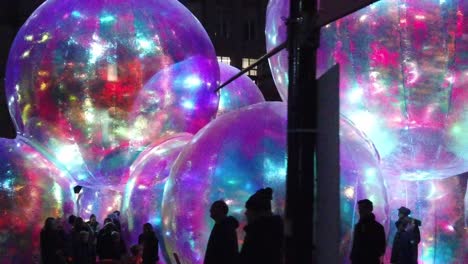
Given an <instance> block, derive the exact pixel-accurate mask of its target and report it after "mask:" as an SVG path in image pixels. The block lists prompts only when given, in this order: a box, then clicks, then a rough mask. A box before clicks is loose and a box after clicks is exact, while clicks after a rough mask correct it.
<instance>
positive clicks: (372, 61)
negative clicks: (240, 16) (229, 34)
mask: <svg viewBox="0 0 468 264" xmlns="http://www.w3.org/2000/svg"><path fill="white" fill-rule="evenodd" d="M287 2H288V1H286V0H285V1H275V0H271V1H270V5H269V11H268V13H267V14H268V16H269V18H268V19H267V21H270V22H268V23H269V24H268V25H267V29H266V37H267V46H268V49H271V48H273V47H274V46H276V45H278V44H280V43H281V41H284V40H285V38H286V35H285V33H286V31H285V28H284V27H283V28H281V26H282V24H281V23H282V20H281V17H282V16H285V17H287V16H288V13H289V11H288V10H287V8H288V3H287ZM467 11H468V5H466V3H465V2H464V1H450V0H445V1H438V0H437V1H435V0H424V1H415V0H414V1H413V0H401V1H390V0H382V1H379V2H377V3H376V4H373V5H371V6H370V7H367V8H365V9H363V10H360V11H358V12H356V13H354V14H352V15H350V16H347V17H346V18H343V19H340V20H338V21H337V22H335V23H332V24H330V25H327V26H325V27H323V28H322V30H321V42H320V48H319V50H318V52H317V57H318V59H317V63H318V65H317V66H318V67H317V75H321V74H322V73H323V72H325V71H326V70H327V69H328V68H329V67H330V66H331V65H333V64H334V63H336V62H338V63H339V64H340V70H341V72H340V111H341V113H342V114H344V115H346V116H347V117H349V119H350V120H352V122H353V123H354V124H355V125H356V127H357V128H358V129H360V130H362V131H364V132H365V133H366V134H367V136H368V137H369V139H370V140H371V141H372V142H373V143H374V144H375V146H376V148H377V150H378V152H379V154H380V155H381V157H382V164H381V170H382V174H383V176H384V179H385V180H386V182H387V193H388V198H389V205H390V208H391V209H392V210H391V215H392V216H393V217H395V215H396V214H397V213H396V211H394V210H395V209H396V208H398V207H400V206H402V205H403V206H407V207H410V208H412V209H413V210H414V214H413V216H414V217H416V218H420V219H421V220H422V222H423V226H422V227H421V230H422V231H421V232H422V240H423V243H421V244H420V249H421V250H420V257H419V261H420V262H421V263H439V262H441V263H442V262H443V263H457V261H460V260H464V259H466V255H465V256H464V255H463V254H466V253H464V249H463V246H460V245H462V244H463V241H465V240H466V239H467V232H466V216H464V212H463V209H461V208H463V207H465V208H466V205H463V204H464V200H465V199H464V197H465V195H466V175H458V174H461V173H463V172H465V171H467V170H468V156H467V151H466V150H467V147H468V143H467V142H468V141H467V140H466V131H468V125H467V124H468V122H467V121H466V120H467V118H466V117H467V113H468V111H467V110H468V108H467V105H468V104H467V100H468V96H467V93H466V91H465V90H466V89H465V87H466V84H467V80H468V79H467V78H468V56H467V54H468V41H466V40H467V37H466V36H467V35H468V27H467V26H466V24H467V15H466V14H467ZM270 65H271V68H272V71H273V74H274V78H275V82H276V84H277V87H278V90H279V91H280V93H281V94H282V96H283V98H286V96H285V95H287V81H286V82H284V81H282V80H285V78H284V76H287V53H285V52H283V53H282V54H280V55H278V56H276V57H275V58H272V60H271V61H270ZM286 80H287V79H286ZM447 201H450V202H447ZM441 203H444V206H439V205H440V204H441ZM440 215H444V217H440ZM464 217H465V220H463V218H464ZM391 229H392V231H391V233H392V234H393V233H394V231H395V228H394V225H393V223H392V225H391ZM391 238H393V236H391Z"/></svg>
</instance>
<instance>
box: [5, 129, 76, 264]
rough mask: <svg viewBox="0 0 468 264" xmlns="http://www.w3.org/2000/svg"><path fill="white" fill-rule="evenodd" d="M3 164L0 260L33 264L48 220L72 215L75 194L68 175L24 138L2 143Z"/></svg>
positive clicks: (7, 140) (6, 140)
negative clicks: (5, 258)
mask: <svg viewBox="0 0 468 264" xmlns="http://www.w3.org/2000/svg"><path fill="white" fill-rule="evenodd" d="M0 160H1V161H2V162H1V164H0V204H1V207H0V215H1V216H2V217H1V219H0V256H2V257H7V258H9V259H10V260H11V259H15V260H16V261H17V262H18V263H33V258H34V257H35V258H37V257H38V255H39V241H40V239H39V234H40V231H41V228H42V226H43V224H44V221H45V219H46V218H47V217H60V216H68V215H69V214H72V213H73V210H74V201H73V191H72V189H71V185H70V184H69V183H68V182H67V180H66V175H65V173H63V172H62V171H60V170H59V169H57V168H56V167H55V166H54V165H53V164H52V163H51V162H50V161H49V160H48V159H46V158H45V157H44V156H43V155H42V154H40V152H38V151H37V150H35V148H34V147H32V146H31V145H29V144H28V143H27V142H26V141H25V140H23V139H22V138H19V137H18V138H17V139H11V140H10V139H0ZM54 179H58V180H54Z"/></svg>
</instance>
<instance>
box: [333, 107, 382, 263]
mask: <svg viewBox="0 0 468 264" xmlns="http://www.w3.org/2000/svg"><path fill="white" fill-rule="evenodd" d="M362 199H369V200H371V201H372V202H373V204H374V214H375V217H376V220H377V221H379V222H380V223H381V224H382V225H383V226H384V227H385V230H386V231H387V232H388V230H389V222H390V221H389V208H388V200H387V189H386V186H385V182H384V180H383V177H382V173H381V171H380V157H379V154H378V152H377V150H376V149H375V147H374V145H373V144H372V142H371V141H370V140H369V139H368V138H367V136H366V135H365V134H364V133H362V132H361V131H360V130H359V129H357V128H356V127H355V126H354V124H353V123H352V122H351V121H350V120H348V119H347V118H346V117H344V116H341V118H340V208H341V244H340V254H341V260H342V263H348V262H349V256H350V253H351V245H352V243H351V242H352V231H353V228H354V225H355V224H357V222H358V221H359V213H358V210H357V201H359V200H362Z"/></svg>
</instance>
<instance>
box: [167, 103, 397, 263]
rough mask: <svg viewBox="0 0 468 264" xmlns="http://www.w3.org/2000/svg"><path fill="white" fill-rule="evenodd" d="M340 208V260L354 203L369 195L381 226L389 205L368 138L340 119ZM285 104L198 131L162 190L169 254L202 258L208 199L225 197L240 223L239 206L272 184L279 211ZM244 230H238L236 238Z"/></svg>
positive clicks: (225, 118) (247, 111) (233, 115)
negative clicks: (260, 189)
mask: <svg viewBox="0 0 468 264" xmlns="http://www.w3.org/2000/svg"><path fill="white" fill-rule="evenodd" d="M340 124H341V131H340V138H341V142H342V143H341V171H342V173H341V185H340V196H341V208H342V214H341V217H342V230H343V232H342V235H341V236H342V241H343V242H342V244H341V253H342V255H343V259H347V256H348V254H349V250H350V248H349V246H350V233H351V230H352V227H353V225H354V224H355V223H356V221H357V219H358V216H357V215H356V213H357V212H356V210H355V209H356V202H357V200H359V199H362V198H364V197H368V198H370V199H373V201H374V204H375V214H376V216H377V219H379V220H380V221H382V222H383V224H384V225H385V226H386V227H387V228H388V223H389V221H388V205H387V194H386V190H385V185H384V182H383V179H382V176H381V173H380V168H379V156H378V154H377V152H376V150H375V148H374V147H373V145H372V143H370V142H369V140H368V139H367V138H366V137H365V135H364V134H363V133H362V132H360V131H359V130H357V129H356V128H355V127H354V126H353V125H352V123H351V122H349V121H348V120H346V119H345V118H342V119H341V121H340ZM285 179H286V104H284V103H280V102H266V103H258V104H255V105H252V106H248V107H244V108H242V109H240V110H237V111H233V112H229V113H227V114H225V115H222V116H220V117H219V118H217V119H216V120H214V121H213V122H212V123H210V124H209V125H208V126H207V127H206V128H204V129H203V130H201V131H200V132H199V133H198V134H197V135H195V137H194V139H193V140H192V141H191V142H190V143H189V145H188V146H187V147H186V148H185V149H184V151H183V152H182V153H181V154H180V156H179V158H178V159H177V161H176V163H175V165H174V167H173V169H172V172H171V176H170V177H169V180H168V183H167V185H166V189H165V192H164V202H163V226H164V240H165V242H166V247H167V249H168V250H169V252H172V251H174V252H180V255H181V257H182V259H183V260H184V261H186V262H188V263H202V260H203V256H204V253H205V246H206V242H207V240H208V236H209V232H210V230H211V227H212V226H213V221H212V220H211V219H210V218H209V211H208V210H209V208H210V205H211V203H212V202H214V201H215V200H218V199H224V200H225V201H226V202H227V203H228V205H229V207H230V213H231V214H232V215H233V216H235V217H236V218H237V219H238V220H240V222H241V226H244V225H245V224H246V220H245V218H244V215H243V213H244V210H245V209H244V205H245V202H246V201H247V199H248V198H249V196H250V195H252V194H253V193H255V191H256V190H257V189H259V188H262V187H266V186H271V187H272V188H273V189H274V201H273V207H274V211H276V212H277V213H279V214H283V212H284V199H285ZM243 236H244V232H243V230H242V228H240V229H239V230H238V237H239V240H240V241H241V242H242V239H243Z"/></svg>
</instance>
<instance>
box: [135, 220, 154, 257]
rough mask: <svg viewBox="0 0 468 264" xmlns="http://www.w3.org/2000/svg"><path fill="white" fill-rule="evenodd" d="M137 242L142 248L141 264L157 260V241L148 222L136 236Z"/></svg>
mask: <svg viewBox="0 0 468 264" xmlns="http://www.w3.org/2000/svg"><path fill="white" fill-rule="evenodd" d="M138 244H139V245H140V246H141V247H142V248H143V254H142V261H143V262H142V263H143V264H154V263H156V262H157V261H158V260H159V254H158V253H159V252H158V249H159V241H158V239H157V238H156V234H155V233H154V230H153V226H152V225H151V224H150V223H146V224H144V225H143V233H141V234H140V236H138Z"/></svg>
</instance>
